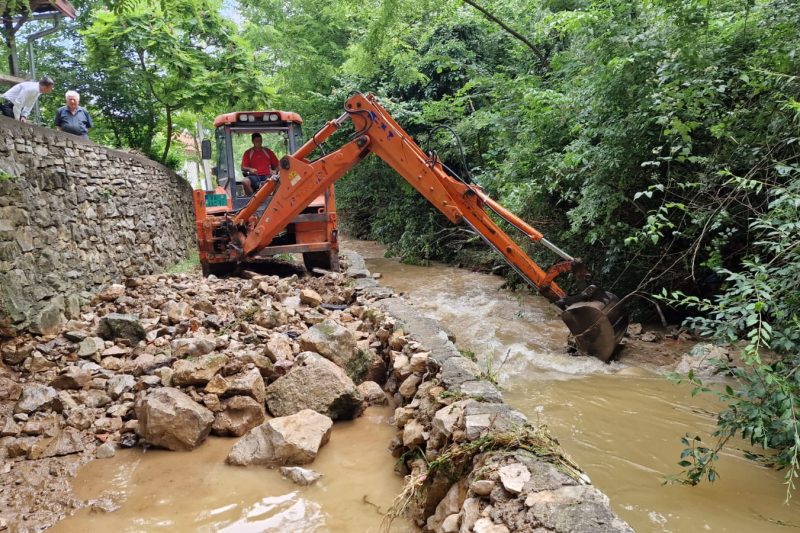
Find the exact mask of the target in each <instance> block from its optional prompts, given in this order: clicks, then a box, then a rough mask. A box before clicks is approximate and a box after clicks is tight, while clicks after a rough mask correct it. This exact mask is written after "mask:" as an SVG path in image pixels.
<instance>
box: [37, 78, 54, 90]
mask: <svg viewBox="0 0 800 533" xmlns="http://www.w3.org/2000/svg"><path fill="white" fill-rule="evenodd" d="M54 85H55V82H54V81H53V78H51V77H50V76H42V79H40V80H39V92H40V93H42V94H47V93H49V92H50V91H52V90H53V86H54Z"/></svg>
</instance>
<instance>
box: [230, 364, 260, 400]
mask: <svg viewBox="0 0 800 533" xmlns="http://www.w3.org/2000/svg"><path fill="white" fill-rule="evenodd" d="M227 380H228V388H227V389H226V390H225V393H224V394H225V396H234V395H237V394H238V395H247V396H250V397H251V398H253V399H254V400H256V401H257V402H258V403H260V404H263V403H264V399H265V398H266V389H265V387H264V378H262V377H261V373H260V372H259V371H258V369H257V368H254V369H252V370H249V371H247V372H244V373H242V374H237V375H235V376H231V377H229V378H227Z"/></svg>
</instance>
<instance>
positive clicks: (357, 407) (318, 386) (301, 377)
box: [266, 352, 363, 420]
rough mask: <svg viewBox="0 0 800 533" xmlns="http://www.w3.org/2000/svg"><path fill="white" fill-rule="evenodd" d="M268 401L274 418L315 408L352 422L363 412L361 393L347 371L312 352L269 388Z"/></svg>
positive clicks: (300, 357) (335, 417)
mask: <svg viewBox="0 0 800 533" xmlns="http://www.w3.org/2000/svg"><path fill="white" fill-rule="evenodd" d="M266 401H267V408H268V409H269V411H270V412H271V413H272V414H273V415H274V416H288V415H293V414H295V413H297V412H299V411H302V410H303V409H312V410H314V411H316V412H318V413H321V414H324V415H326V416H329V417H331V418H332V419H333V420H350V419H352V418H355V417H356V416H358V415H359V414H361V411H362V409H363V404H362V402H363V398H362V396H361V393H359V392H358V389H357V388H356V386H355V384H354V383H353V380H352V379H350V378H349V377H348V376H347V374H346V373H345V371H344V370H342V369H341V368H339V367H338V366H336V365H335V364H333V363H332V362H330V361H328V360H327V359H325V358H324V357H322V356H320V355H319V354H315V353H312V352H303V353H301V354H300V355H298V357H297V364H296V365H295V367H294V368H293V369H292V370H291V372H289V373H288V374H286V375H285V376H282V377H280V378H278V379H277V380H275V381H274V382H273V383H272V384H270V386H269V387H267V392H266Z"/></svg>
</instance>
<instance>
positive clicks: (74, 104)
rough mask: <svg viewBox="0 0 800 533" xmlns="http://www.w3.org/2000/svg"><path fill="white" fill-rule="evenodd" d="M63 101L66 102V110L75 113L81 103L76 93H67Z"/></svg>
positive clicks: (79, 96)
mask: <svg viewBox="0 0 800 533" xmlns="http://www.w3.org/2000/svg"><path fill="white" fill-rule="evenodd" d="M64 99H65V100H66V101H67V108H69V110H70V111H75V110H76V109H77V108H78V104H80V103H81V95H80V94H78V91H67V94H65V95H64Z"/></svg>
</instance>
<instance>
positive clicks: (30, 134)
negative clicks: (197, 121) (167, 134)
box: [0, 118, 195, 336]
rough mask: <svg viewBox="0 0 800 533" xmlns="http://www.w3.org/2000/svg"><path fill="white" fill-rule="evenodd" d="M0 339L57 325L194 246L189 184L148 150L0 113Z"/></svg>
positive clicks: (46, 329) (183, 254)
mask: <svg viewBox="0 0 800 533" xmlns="http://www.w3.org/2000/svg"><path fill="white" fill-rule="evenodd" d="M0 132H1V133H2V136H3V140H2V141H0V336H2V335H5V336H8V335H13V334H14V333H15V332H16V331H18V330H20V329H29V330H31V331H32V332H35V333H45V334H46V333H49V332H54V331H57V330H58V328H59V326H60V325H61V324H62V323H63V321H64V318H65V317H67V318H69V317H74V316H76V315H77V313H78V312H79V307H80V302H81V299H86V298H88V297H90V295H91V294H92V292H93V291H95V290H96V289H98V288H99V287H101V286H104V285H108V284H110V283H113V282H115V281H118V280H120V279H121V278H122V277H124V276H126V275H135V274H146V273H151V272H156V271H160V270H163V269H164V268H166V267H168V266H170V265H173V264H175V263H176V262H178V261H180V260H181V259H182V258H184V257H185V256H186V254H187V252H189V251H191V250H193V249H194V247H195V231H194V220H193V215H192V195H191V186H190V185H189V184H188V183H187V182H186V181H185V180H184V179H182V178H181V177H180V176H178V175H177V174H175V173H174V172H172V171H170V170H169V169H167V168H165V167H163V166H161V165H159V164H157V163H154V162H153V161H150V160H149V159H147V158H145V157H141V156H138V155H134V154H128V153H124V152H119V151H115V150H110V149H108V148H105V147H102V146H99V145H97V144H94V143H92V142H91V141H87V140H84V139H82V138H79V137H75V136H73V135H69V134H66V133H62V132H59V131H54V130H49V129H44V128H39V127H36V126H31V125H28V124H23V123H20V122H15V121H13V120H10V119H5V118H0Z"/></svg>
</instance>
